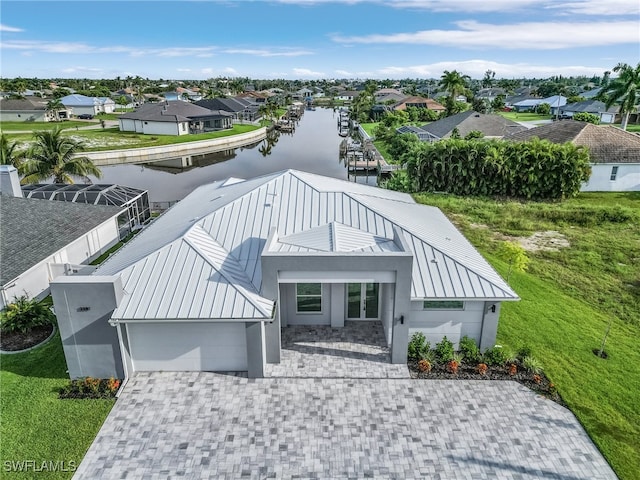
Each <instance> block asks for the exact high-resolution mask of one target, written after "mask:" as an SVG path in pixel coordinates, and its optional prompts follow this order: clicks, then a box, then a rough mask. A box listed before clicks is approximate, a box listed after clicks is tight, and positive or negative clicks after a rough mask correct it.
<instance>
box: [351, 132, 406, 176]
mask: <svg viewBox="0 0 640 480" xmlns="http://www.w3.org/2000/svg"><path fill="white" fill-rule="evenodd" d="M340 155H341V156H342V157H343V158H344V161H345V164H346V166H347V169H348V170H349V172H351V173H357V172H371V171H376V172H377V173H378V175H389V174H391V172H393V171H395V170H399V169H400V166H399V165H391V164H389V163H387V161H386V160H385V159H384V157H383V156H382V155H381V154H380V152H379V151H378V149H377V148H376V147H375V145H373V142H372V141H371V140H365V141H364V143H363V144H360V143H357V142H355V143H351V144H348V143H347V142H346V141H342V142H341V144H340Z"/></svg>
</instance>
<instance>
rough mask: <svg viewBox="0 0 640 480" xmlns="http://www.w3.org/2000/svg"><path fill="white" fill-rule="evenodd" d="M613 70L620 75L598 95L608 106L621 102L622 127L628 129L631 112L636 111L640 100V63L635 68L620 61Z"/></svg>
mask: <svg viewBox="0 0 640 480" xmlns="http://www.w3.org/2000/svg"><path fill="white" fill-rule="evenodd" d="M613 71H614V72H615V73H617V74H618V77H617V78H614V79H613V80H611V81H610V82H609V84H608V85H607V86H606V87H604V88H603V89H602V91H601V92H600V94H599V95H598V97H599V98H601V99H602V100H604V103H605V105H606V106H607V108H610V107H611V106H612V105H613V104H614V103H620V115H622V124H621V125H620V127H621V128H622V129H623V130H626V129H627V124H628V123H629V114H630V113H632V112H633V111H635V109H636V105H637V103H638V100H639V94H640V63H638V65H637V66H636V67H635V68H633V67H632V66H631V65H628V64H626V63H619V64H618V65H616V66H615V67H614V68H613Z"/></svg>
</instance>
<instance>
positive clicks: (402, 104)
mask: <svg viewBox="0 0 640 480" xmlns="http://www.w3.org/2000/svg"><path fill="white" fill-rule="evenodd" d="M408 107H415V108H426V109H429V110H433V111H434V112H438V113H440V112H444V111H445V110H446V108H445V107H443V106H442V105H441V104H439V103H438V102H436V101H435V100H433V99H431V98H426V97H416V96H412V97H405V98H403V99H402V100H400V101H399V102H398V103H396V104H395V105H393V107H392V108H393V109H394V110H406V109H407V108H408Z"/></svg>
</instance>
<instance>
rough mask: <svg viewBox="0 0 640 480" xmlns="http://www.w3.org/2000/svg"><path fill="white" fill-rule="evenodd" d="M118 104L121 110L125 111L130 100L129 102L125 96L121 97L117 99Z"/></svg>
mask: <svg viewBox="0 0 640 480" xmlns="http://www.w3.org/2000/svg"><path fill="white" fill-rule="evenodd" d="M116 104H117V105H120V110H124V107H125V106H127V105H129V100H127V97H125V96H124V95H120V96H119V97H118V98H116Z"/></svg>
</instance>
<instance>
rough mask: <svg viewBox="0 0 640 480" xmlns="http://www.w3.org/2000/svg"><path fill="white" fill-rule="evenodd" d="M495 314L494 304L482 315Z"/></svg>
mask: <svg viewBox="0 0 640 480" xmlns="http://www.w3.org/2000/svg"><path fill="white" fill-rule="evenodd" d="M489 312H491V313H496V304H495V303H494V304H493V305H491V306H490V307H489V308H487V311H486V312H484V313H489Z"/></svg>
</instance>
